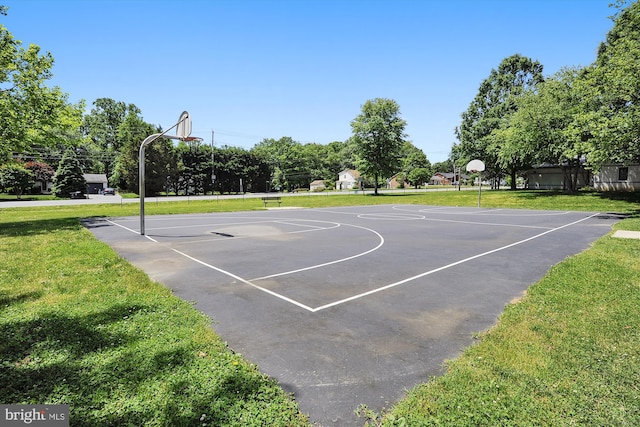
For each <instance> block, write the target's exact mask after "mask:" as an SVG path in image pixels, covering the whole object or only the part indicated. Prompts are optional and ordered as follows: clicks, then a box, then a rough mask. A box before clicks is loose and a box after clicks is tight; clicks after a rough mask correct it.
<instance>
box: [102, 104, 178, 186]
mask: <svg viewBox="0 0 640 427" xmlns="http://www.w3.org/2000/svg"><path fill="white" fill-rule="evenodd" d="M159 132H160V129H159V128H158V127H156V126H154V125H152V124H149V123H146V122H145V121H144V120H142V118H141V117H140V116H139V115H138V112H137V111H135V110H130V111H129V113H128V114H127V117H126V118H125V120H124V122H122V123H121V124H120V126H118V135H117V138H118V140H119V141H120V143H121V144H122V147H121V148H120V151H119V153H118V157H117V158H116V164H115V167H114V174H113V177H112V179H111V180H110V181H112V182H115V183H116V185H117V187H118V188H120V189H123V190H125V191H128V192H133V193H138V192H139V190H140V186H139V183H140V177H139V164H140V162H139V157H140V145H142V142H143V141H144V140H145V139H146V138H147V137H148V136H149V135H153V134H155V133H159ZM145 159H146V161H145V184H146V187H145V189H146V194H148V195H150V196H151V195H154V194H157V193H159V192H161V191H164V190H165V188H166V185H167V178H168V177H169V176H170V169H171V168H172V164H173V163H174V162H175V159H176V154H175V150H174V147H173V144H172V143H171V141H170V140H168V139H166V138H158V139H156V140H155V141H153V143H151V144H149V145H148V146H147V147H146V150H145Z"/></svg>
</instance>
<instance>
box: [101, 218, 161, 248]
mask: <svg viewBox="0 0 640 427" xmlns="http://www.w3.org/2000/svg"><path fill="white" fill-rule="evenodd" d="M106 221H107V222H108V223H110V224H113V225H115V226H116V227H120V228H123V229H125V230H127V231H130V232H132V233H133V234H140V232H139V231H136V230H133V229H131V228H129V227H125V226H124V225H120V224H118V223H117V222H113V221H111V220H110V219H107V220H106ZM144 237H146V238H147V239H149V240H151V241H152V242H156V243H158V241H157V240H155V239H153V238H151V237H149V236H147V235H145V236H144Z"/></svg>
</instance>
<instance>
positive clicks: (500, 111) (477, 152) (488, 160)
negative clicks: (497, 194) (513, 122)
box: [454, 54, 544, 188]
mask: <svg viewBox="0 0 640 427" xmlns="http://www.w3.org/2000/svg"><path fill="white" fill-rule="evenodd" d="M542 68H543V67H542V65H541V64H540V63H539V62H538V61H534V60H532V59H530V58H527V57H524V56H522V55H519V54H516V55H512V56H509V57H507V58H505V59H503V60H502V61H501V62H500V65H499V66H498V68H497V69H494V70H491V73H490V74H489V77H487V78H486V79H485V80H484V81H483V82H482V83H481V84H480V88H479V89H478V94H477V95H476V97H475V98H474V100H473V101H472V102H471V105H470V106H469V108H468V109H467V111H465V112H464V113H462V122H461V124H460V126H459V127H458V128H456V136H457V138H458V140H459V143H458V144H457V145H456V146H454V151H455V152H456V153H455V154H456V157H457V158H458V159H459V161H460V162H461V164H459V165H458V166H463V164H466V163H467V162H468V161H470V160H472V159H474V158H477V159H480V160H482V161H483V162H484V163H485V165H486V166H487V169H486V172H485V173H487V174H488V175H489V176H490V177H491V178H493V179H494V180H495V181H496V182H497V181H499V180H500V179H501V177H502V176H503V174H504V173H505V172H507V173H509V175H511V177H512V179H511V182H512V188H515V182H516V179H515V178H516V173H517V172H518V170H519V169H521V168H522V167H523V162H522V159H520V158H518V157H517V156H511V157H506V156H503V157H502V158H500V149H501V148H502V146H503V145H504V143H505V140H506V136H505V135H504V133H501V132H496V133H495V134H493V135H492V133H493V132H494V131H497V130H499V129H500V128H501V126H503V125H504V122H505V121H508V120H509V117H510V115H511V114H513V113H514V112H515V111H517V108H518V103H517V99H518V97H521V96H523V95H524V94H525V93H526V92H527V91H531V90H535V88H536V86H537V85H538V84H539V83H541V82H542V81H543V80H544V79H543V75H542Z"/></svg>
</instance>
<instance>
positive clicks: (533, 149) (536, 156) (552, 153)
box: [494, 68, 586, 191]
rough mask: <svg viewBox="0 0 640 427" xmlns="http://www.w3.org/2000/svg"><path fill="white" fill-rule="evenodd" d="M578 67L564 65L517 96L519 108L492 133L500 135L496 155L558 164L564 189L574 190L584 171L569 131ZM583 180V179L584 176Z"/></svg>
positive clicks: (575, 102) (507, 159)
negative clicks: (564, 185)
mask: <svg viewBox="0 0 640 427" xmlns="http://www.w3.org/2000/svg"><path fill="white" fill-rule="evenodd" d="M580 73H581V70H580V69H575V68H566V69H563V70H561V71H559V72H558V73H556V74H555V75H553V76H551V77H549V78H547V79H546V80H545V81H544V83H542V84H539V85H538V88H537V91H535V92H533V91H531V92H528V93H526V94H524V95H523V96H522V97H520V98H519V99H518V110H517V111H516V112H515V113H514V114H512V115H511V116H510V118H509V121H508V122H506V124H505V126H503V127H501V129H500V130H498V131H494V135H498V134H499V135H500V136H501V138H503V140H504V141H503V145H502V147H501V150H500V153H499V159H500V161H501V162H502V163H503V164H504V163H507V162H513V160H510V159H513V158H517V159H520V160H519V161H520V162H522V165H523V166H524V165H534V164H541V163H550V164H553V165H561V166H562V168H563V170H564V173H565V180H564V182H565V184H566V189H567V190H572V191H575V190H577V185H578V182H579V180H578V176H579V174H580V173H584V167H583V164H582V163H583V162H582V159H584V154H585V152H584V150H583V147H582V144H581V143H580V142H579V141H576V139H575V138H573V137H572V136H571V135H570V132H568V129H569V128H570V125H571V123H572V122H573V121H574V118H575V116H576V114H577V113H578V107H579V103H580V98H581V95H580V93H579V92H578V91H577V90H576V89H575V81H576V79H577V78H578V76H579V74H580ZM585 181H586V180H585Z"/></svg>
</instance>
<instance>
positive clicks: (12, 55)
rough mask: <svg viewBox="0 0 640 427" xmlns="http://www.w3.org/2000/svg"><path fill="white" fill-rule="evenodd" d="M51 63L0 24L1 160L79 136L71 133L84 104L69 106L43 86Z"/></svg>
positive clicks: (55, 91)
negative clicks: (22, 44)
mask: <svg viewBox="0 0 640 427" xmlns="http://www.w3.org/2000/svg"><path fill="white" fill-rule="evenodd" d="M4 12H6V9H5V10H4ZM53 62H54V60H53V56H52V55H51V54H50V53H48V52H47V53H45V54H41V53H40V47H38V46H37V45H34V44H32V45H30V46H29V47H28V48H26V49H25V48H23V47H22V46H21V43H20V41H18V40H15V39H14V38H13V35H12V34H11V33H10V32H9V31H8V30H7V28H6V27H4V26H3V25H0V87H1V88H2V90H0V160H1V159H7V158H8V157H9V156H10V154H11V153H12V152H24V151H26V150H29V149H30V148H31V147H32V146H34V145H38V146H43V147H46V146H51V145H56V144H59V143H60V142H61V141H64V142H67V139H68V136H69V135H70V134H71V135H73V137H74V138H73V139H74V140H75V138H76V137H77V136H78V135H77V134H74V131H75V130H77V127H78V125H79V122H78V120H79V119H80V117H81V116H82V110H83V109H84V102H83V101H81V102H80V103H78V104H77V105H72V104H69V103H68V102H67V98H68V95H66V94H64V93H62V91H61V90H60V88H58V87H57V86H54V87H48V86H46V84H45V83H46V81H47V80H49V79H50V78H51V76H52V73H51V68H52V66H53ZM76 142H77V141H76Z"/></svg>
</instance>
